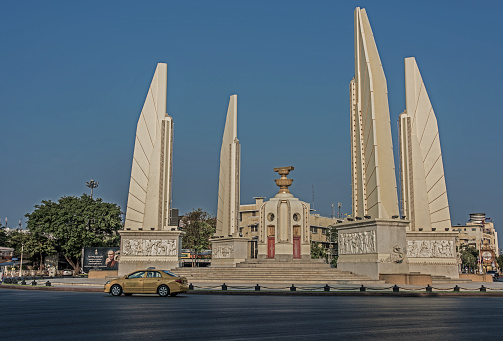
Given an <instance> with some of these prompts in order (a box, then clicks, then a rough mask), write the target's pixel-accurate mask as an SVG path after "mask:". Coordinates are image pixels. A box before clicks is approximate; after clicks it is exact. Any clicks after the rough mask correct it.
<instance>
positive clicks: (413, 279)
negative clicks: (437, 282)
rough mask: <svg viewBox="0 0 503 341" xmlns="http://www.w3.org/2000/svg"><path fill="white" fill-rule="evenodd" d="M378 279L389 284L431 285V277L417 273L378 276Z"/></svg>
mask: <svg viewBox="0 0 503 341" xmlns="http://www.w3.org/2000/svg"><path fill="white" fill-rule="evenodd" d="M379 279H380V280H383V281H384V282H385V283H389V284H409V285H433V281H432V278H431V275H424V274H418V273H408V274H380V275H379Z"/></svg>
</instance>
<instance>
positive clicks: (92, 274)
mask: <svg viewBox="0 0 503 341" xmlns="http://www.w3.org/2000/svg"><path fill="white" fill-rule="evenodd" d="M117 273H118V271H117V270H89V273H88V274H87V278H106V277H108V276H113V277H117Z"/></svg>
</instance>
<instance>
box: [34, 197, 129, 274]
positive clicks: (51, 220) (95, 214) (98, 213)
mask: <svg viewBox="0 0 503 341" xmlns="http://www.w3.org/2000/svg"><path fill="white" fill-rule="evenodd" d="M121 214H122V213H121V211H120V207H119V206H117V205H116V204H112V203H107V202H104V201H103V200H102V199H99V198H98V199H93V198H91V197H90V196H89V195H87V194H83V195H82V196H81V197H73V196H69V197H62V198H60V199H59V200H58V202H53V201H51V200H44V201H42V204H41V205H36V206H35V210H34V211H33V212H32V213H28V214H26V215H25V216H26V217H27V218H28V222H27V226H28V229H29V230H30V232H31V233H32V234H34V235H36V236H37V238H42V237H44V238H46V239H47V240H50V241H51V243H52V245H53V246H54V247H55V248H56V249H57V250H58V251H59V252H61V253H62V254H63V256H64V257H65V259H66V260H67V262H68V263H69V264H70V265H71V266H72V268H73V270H74V273H79V272H80V263H81V259H82V249H83V248H84V247H91V246H118V245H119V241H120V236H119V234H118V232H117V231H118V230H119V229H121V228H122V222H121ZM32 251H33V250H32ZM33 252H34V251H33Z"/></svg>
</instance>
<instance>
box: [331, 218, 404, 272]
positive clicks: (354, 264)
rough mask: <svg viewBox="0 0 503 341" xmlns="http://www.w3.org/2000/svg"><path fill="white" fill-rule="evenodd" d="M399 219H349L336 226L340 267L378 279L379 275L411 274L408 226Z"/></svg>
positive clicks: (340, 268)
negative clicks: (408, 255) (408, 259)
mask: <svg viewBox="0 0 503 341" xmlns="http://www.w3.org/2000/svg"><path fill="white" fill-rule="evenodd" d="M408 224H409V222H408V221H407V220H399V219H372V220H370V219H369V220H367V219H365V220H357V221H352V222H351V221H347V222H344V223H342V224H339V225H337V231H338V232H339V260H338V261H337V268H338V269H339V270H342V271H351V272H353V273H355V274H357V275H363V276H367V277H369V278H371V279H375V280H377V279H379V274H405V273H409V264H408V261H407V251H406V250H407V241H406V228H407V226H408Z"/></svg>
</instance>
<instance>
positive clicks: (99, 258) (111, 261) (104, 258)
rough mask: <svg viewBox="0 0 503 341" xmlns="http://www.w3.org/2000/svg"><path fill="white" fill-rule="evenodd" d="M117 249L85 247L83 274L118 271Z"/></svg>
mask: <svg viewBox="0 0 503 341" xmlns="http://www.w3.org/2000/svg"><path fill="white" fill-rule="evenodd" d="M118 256H119V248H118V247H85V248H84V272H89V270H117V269H119V261H118V260H117V258H118Z"/></svg>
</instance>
